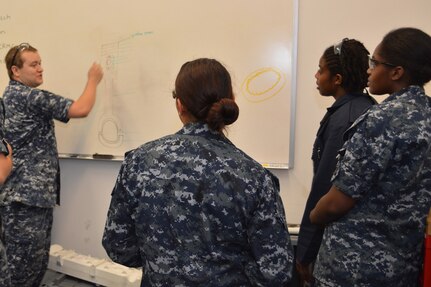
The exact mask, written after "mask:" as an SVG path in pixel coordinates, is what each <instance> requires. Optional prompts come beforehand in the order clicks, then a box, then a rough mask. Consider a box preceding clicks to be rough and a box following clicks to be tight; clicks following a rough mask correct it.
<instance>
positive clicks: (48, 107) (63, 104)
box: [28, 89, 73, 123]
mask: <svg viewBox="0 0 431 287" xmlns="http://www.w3.org/2000/svg"><path fill="white" fill-rule="evenodd" d="M29 97H31V98H32V99H31V100H29V101H28V103H29V104H30V106H29V108H30V109H31V110H33V111H34V112H35V113H37V114H40V115H42V116H44V117H49V118H50V119H51V118H53V119H56V120H58V121H61V122H63V123H67V122H68V121H69V117H68V113H69V109H70V106H71V105H72V103H73V100H71V99H67V98H64V97H62V96H58V95H55V94H53V93H51V92H48V91H45V90H38V89H33V90H32V91H31V93H30V95H29Z"/></svg>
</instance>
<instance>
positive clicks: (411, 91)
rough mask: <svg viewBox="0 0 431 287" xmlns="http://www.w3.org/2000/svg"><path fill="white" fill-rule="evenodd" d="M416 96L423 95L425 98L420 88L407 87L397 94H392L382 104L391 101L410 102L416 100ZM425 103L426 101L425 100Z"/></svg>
mask: <svg viewBox="0 0 431 287" xmlns="http://www.w3.org/2000/svg"><path fill="white" fill-rule="evenodd" d="M418 95H423V96H424V97H425V98H426V97H427V96H426V95H425V90H424V89H423V88H422V87H420V86H408V87H406V88H403V89H401V90H399V91H398V92H395V93H392V94H390V95H389V97H387V98H386V99H385V100H384V101H383V102H389V101H393V100H407V101H409V100H412V99H413V98H417V97H418ZM425 101H426V100H425Z"/></svg>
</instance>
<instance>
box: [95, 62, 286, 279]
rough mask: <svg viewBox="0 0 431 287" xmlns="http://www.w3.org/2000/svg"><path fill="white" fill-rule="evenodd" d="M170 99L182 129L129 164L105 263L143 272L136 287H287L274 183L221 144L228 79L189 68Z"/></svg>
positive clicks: (111, 219)
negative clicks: (172, 99)
mask: <svg viewBox="0 0 431 287" xmlns="http://www.w3.org/2000/svg"><path fill="white" fill-rule="evenodd" d="M173 97H174V101H175V105H176V109H177V111H178V116H179V118H180V120H181V121H182V123H183V128H182V129H181V130H180V131H178V132H177V133H176V134H173V135H169V136H166V137H163V138H160V139H157V140H155V141H152V142H149V143H146V144H144V145H142V146H140V147H139V148H137V149H135V150H133V151H131V152H129V153H127V154H126V158H125V160H124V162H123V165H122V167H121V169H120V172H119V175H118V179H117V182H116V185H115V187H114V190H113V192H112V199H111V205H110V207H109V211H108V218H107V222H106V226H105V233H104V236H103V246H104V248H105V249H106V251H107V253H108V255H109V256H110V257H111V258H112V259H113V260H114V261H115V262H118V263H121V264H124V265H127V266H130V267H143V269H144V273H143V279H142V283H141V286H283V284H285V283H286V282H288V281H289V280H290V277H291V271H292V264H293V254H292V249H291V244H290V238H289V233H288V230H287V225H286V220H285V216H284V209H283V204H282V201H281V198H280V196H279V184H278V179H277V178H276V177H275V176H274V175H272V174H271V173H270V172H269V171H268V170H266V169H264V168H263V167H262V166H261V165H260V164H259V163H257V162H256V161H254V160H253V159H252V158H250V157H249V156H247V155H246V154H245V153H244V152H242V151H241V150H239V149H238V148H236V147H235V146H234V145H233V144H232V143H231V142H230V141H229V140H228V139H227V138H226V136H225V135H224V132H223V131H224V129H225V127H226V126H227V125H230V124H232V123H233V122H235V121H236V119H237V118H238V114H239V108H238V106H237V104H236V103H235V99H234V95H233V92H232V83H231V78H230V75H229V73H228V71H227V70H226V69H225V67H224V66H223V65H221V64H220V63H219V62H218V61H216V60H212V59H197V60H194V61H191V62H187V63H185V64H184V65H183V66H182V67H181V69H180V72H179V74H178V76H177V79H176V82H175V91H174V92H173Z"/></svg>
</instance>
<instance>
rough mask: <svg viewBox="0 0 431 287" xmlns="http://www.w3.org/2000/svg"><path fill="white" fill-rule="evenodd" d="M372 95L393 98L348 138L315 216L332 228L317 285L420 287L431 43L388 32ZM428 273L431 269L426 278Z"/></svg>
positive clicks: (375, 60)
mask: <svg viewBox="0 0 431 287" xmlns="http://www.w3.org/2000/svg"><path fill="white" fill-rule="evenodd" d="M369 64H370V68H369V70H368V72H369V77H368V82H369V89H370V92H371V93H373V94H376V95H384V94H389V96H388V97H387V98H386V99H385V100H384V101H383V102H382V103H380V104H379V105H376V106H373V107H372V108H370V109H369V110H368V111H367V112H366V113H365V114H364V115H362V116H361V117H359V118H358V119H357V120H356V122H355V123H354V124H353V125H352V127H351V128H350V129H349V130H348V131H347V132H346V136H347V137H348V140H347V141H346V143H345V144H344V146H343V149H342V150H341V151H340V153H339V161H338V164H337V168H336V170H335V172H334V177H333V179H332V184H333V185H332V187H331V189H330V190H329V192H328V193H327V194H326V195H325V196H323V197H322V198H321V199H320V201H319V202H318V203H317V205H316V207H315V208H314V209H313V211H312V212H311V214H310V219H311V221H312V222H313V223H315V224H328V225H327V227H326V228H325V234H324V238H323V243H322V246H321V249H320V251H319V255H318V259H317V261H316V267H315V277H316V282H318V286H394V287H395V286H400V287H409V286H411V287H413V286H418V284H417V280H418V277H419V270H420V268H421V261H422V256H421V251H422V243H423V241H424V234H425V223H426V217H427V214H428V210H429V208H430V206H431V99H430V98H429V97H428V96H427V95H426V94H425V90H424V85H425V84H426V83H428V82H429V81H430V80H431V37H430V36H429V35H428V34H426V33H424V32H423V31H421V30H419V29H415V28H400V29H396V30H394V31H391V32H389V33H388V34H387V35H386V36H385V37H384V38H383V40H382V41H381V42H380V44H379V45H378V46H377V47H376V49H375V50H374V53H373V55H372V57H370V63H369ZM425 272H429V270H427V271H425Z"/></svg>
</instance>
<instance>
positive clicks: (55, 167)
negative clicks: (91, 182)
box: [0, 43, 102, 287]
mask: <svg viewBox="0 0 431 287" xmlns="http://www.w3.org/2000/svg"><path fill="white" fill-rule="evenodd" d="M5 62H6V67H7V70H8V73H9V78H10V82H9V85H8V86H7V87H6V90H5V92H4V95H3V99H4V103H5V108H6V121H5V128H6V135H5V137H6V139H7V140H9V142H10V144H11V145H12V147H13V148H14V150H15V154H14V167H13V170H12V172H11V174H10V176H9V178H8V179H7V181H6V182H5V184H4V185H3V186H2V188H1V190H0V216H1V220H2V225H3V234H2V235H3V239H4V243H5V246H6V255H7V260H8V264H9V270H10V274H11V281H12V286H20V287H25V286H39V284H40V282H41V281H42V278H43V275H44V273H45V271H46V268H47V264H48V259H49V247H50V242H51V240H50V238H51V226H52V214H53V208H54V206H55V204H56V202H57V200H58V194H59V189H60V183H59V179H60V174H59V164H58V154H57V144H56V139H55V133H54V121H53V120H54V119H56V120H59V121H62V122H67V121H68V120H69V118H73V117H84V116H86V115H87V114H88V113H89V111H90V110H91V108H92V106H93V104H94V100H95V95H96V87H97V85H98V83H99V82H100V79H101V77H102V71H101V68H100V66H99V65H93V66H92V67H91V68H90V70H89V72H88V82H87V86H86V88H85V89H84V92H83V94H82V95H81V97H79V98H78V99H77V100H76V101H75V102H74V101H73V100H71V99H66V98H63V97H61V96H58V95H55V94H53V93H50V92H48V91H45V90H40V89H36V87H38V86H39V85H41V84H42V82H43V77H42V73H43V69H42V66H41V60H40V56H39V53H38V52H37V50H36V49H35V48H34V47H32V46H30V45H29V44H27V43H23V44H21V45H18V46H15V47H13V48H11V49H10V50H9V52H8V53H7V55H6V58H5Z"/></svg>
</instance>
